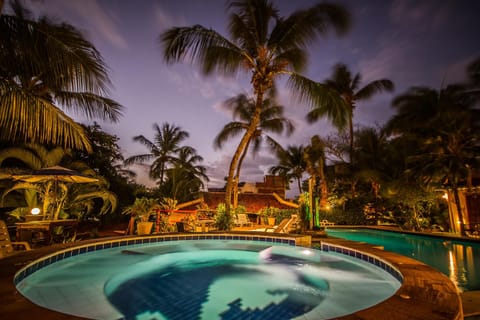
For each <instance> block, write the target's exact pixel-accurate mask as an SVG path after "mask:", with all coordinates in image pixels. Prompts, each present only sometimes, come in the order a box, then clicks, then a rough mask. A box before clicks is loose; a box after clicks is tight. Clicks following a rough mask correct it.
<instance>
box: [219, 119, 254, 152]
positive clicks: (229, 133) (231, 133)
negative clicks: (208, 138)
mask: <svg viewBox="0 0 480 320" xmlns="http://www.w3.org/2000/svg"><path fill="white" fill-rule="evenodd" d="M247 128H248V124H245V123H243V122H230V123H227V124H226V125H225V126H224V127H223V129H222V130H221V131H220V132H219V133H218V135H217V136H216V137H215V139H214V140H213V141H214V142H213V144H214V147H215V148H217V149H221V148H222V147H223V144H224V143H225V142H226V141H227V140H230V139H231V138H235V137H238V136H239V135H241V134H242V133H243V132H245V130H246V129H247Z"/></svg>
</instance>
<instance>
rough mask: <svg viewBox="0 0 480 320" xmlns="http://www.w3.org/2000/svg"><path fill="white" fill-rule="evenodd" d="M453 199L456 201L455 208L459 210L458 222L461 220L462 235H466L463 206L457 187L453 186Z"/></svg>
mask: <svg viewBox="0 0 480 320" xmlns="http://www.w3.org/2000/svg"><path fill="white" fill-rule="evenodd" d="M453 197H454V199H455V207H456V208H457V214H458V220H460V235H461V236H464V235H465V226H464V224H463V223H464V221H463V213H462V206H461V205H460V197H459V195H458V188H457V186H453Z"/></svg>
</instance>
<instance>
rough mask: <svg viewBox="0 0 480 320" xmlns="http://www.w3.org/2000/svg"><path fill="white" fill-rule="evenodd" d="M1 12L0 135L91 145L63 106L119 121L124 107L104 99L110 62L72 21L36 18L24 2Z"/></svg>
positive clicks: (71, 145)
mask: <svg viewBox="0 0 480 320" xmlns="http://www.w3.org/2000/svg"><path fill="white" fill-rule="evenodd" d="M11 6H12V9H13V15H7V14H2V15H1V16H0V105H1V110H2V111H1V112H0V139H3V140H6V141H11V142H34V143H39V144H53V145H61V146H62V147H64V148H76V149H82V150H91V148H90V143H89V141H88V138H87V136H86V134H85V132H84V130H83V129H82V127H81V126H80V125H79V124H77V123H76V122H75V121H74V120H73V119H72V118H70V117H69V116H68V115H67V114H66V113H65V112H64V111H63V110H62V109H61V108H60V106H61V107H62V108H63V109H64V110H68V111H74V112H77V113H83V114H84V115H86V116H87V117H88V118H93V117H97V118H100V119H102V120H110V121H117V120H118V119H119V117H120V114H121V113H120V112H121V109H122V106H121V105H119V104H118V103H117V102H115V101H113V100H111V99H109V98H106V97H105V94H106V93H107V92H108V89H109V86H110V80H109V78H108V74H107V67H106V66H105V62H104V61H103V58H102V57H101V55H100V53H99V52H98V51H97V50H96V49H95V47H94V46H93V44H91V43H90V42H89V41H88V40H86V39H85V38H84V36H83V35H82V34H81V33H80V32H79V31H78V30H77V29H75V28H74V27H73V26H71V25H69V24H66V23H55V22H53V21H51V20H49V19H48V18H46V17H41V18H39V19H38V20H34V19H33V18H32V16H31V14H30V12H29V11H28V10H27V9H25V8H24V7H23V6H22V5H21V4H20V1H18V0H14V1H12V2H11Z"/></svg>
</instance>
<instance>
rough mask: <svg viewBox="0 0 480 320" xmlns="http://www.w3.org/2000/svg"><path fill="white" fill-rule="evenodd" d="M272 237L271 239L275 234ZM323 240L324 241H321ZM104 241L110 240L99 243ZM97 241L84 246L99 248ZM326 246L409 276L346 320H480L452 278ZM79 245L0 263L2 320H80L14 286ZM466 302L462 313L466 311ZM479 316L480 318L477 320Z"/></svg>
mask: <svg viewBox="0 0 480 320" xmlns="http://www.w3.org/2000/svg"><path fill="white" fill-rule="evenodd" d="M270 235H272V234H271V233H270ZM322 239H323V238H321V239H320V241H321V240H322ZM99 240H105V239H99ZM95 241H98V240H88V241H83V242H82V244H84V243H86V242H95ZM324 241H328V242H329V243H335V244H338V245H342V246H346V247H349V248H352V249H355V250H359V251H363V252H366V253H369V254H373V255H375V256H377V257H380V258H382V259H385V260H387V261H389V262H390V263H391V264H392V265H394V266H395V267H397V268H398V269H399V270H400V271H401V273H402V275H403V276H404V282H403V284H402V286H401V287H400V289H399V290H398V291H397V292H396V293H395V294H394V295H393V296H392V297H390V298H389V299H387V300H385V301H384V302H382V303H380V304H378V305H376V306H373V307H371V308H368V309H365V310H361V311H358V312H356V313H354V314H351V315H348V316H345V317H341V318H340V319H342V320H360V319H362V320H378V319H389V320H395V319H402V320H403V319H405V320H407V319H408V320H410V319H413V320H415V319H418V320H437V319H438V320H460V319H464V315H465V319H468V320H473V319H480V292H478V291H468V292H465V293H463V294H459V293H458V292H457V290H456V287H455V285H454V284H453V283H452V282H451V281H450V280H449V279H448V277H447V276H445V275H443V274H442V273H440V272H438V271H436V270H434V269H433V268H431V267H429V266H427V265H425V264H423V263H420V262H418V261H416V260H413V259H410V258H408V257H403V256H400V255H398V254H394V253H391V252H387V251H383V250H381V249H379V248H375V247H373V246H370V245H365V244H360V243H356V242H351V241H348V240H340V239H331V238H324ZM75 245H78V243H74V244H68V245H54V246H48V247H43V248H39V249H35V250H32V251H29V252H20V253H17V254H15V255H13V256H10V257H6V258H3V259H0V296H1V297H2V299H0V318H1V319H20V320H22V319H32V318H34V319H39V320H43V319H49V320H56V319H59V320H63V319H80V318H78V317H73V316H70V315H65V314H61V313H57V312H54V311H51V310H48V309H44V308H41V307H39V306H36V305H34V304H33V303H31V302H30V301H28V300H27V299H26V298H24V297H23V296H22V295H21V294H19V293H18V292H17V290H16V288H15V286H14V285H13V276H14V274H15V272H16V271H18V270H19V269H20V268H22V267H23V266H25V265H27V264H29V263H30V262H32V261H34V260H36V259H37V258H40V257H42V256H44V255H46V254H48V253H52V252H55V251H57V250H61V249H64V248H66V247H71V246H75ZM462 301H463V308H462ZM477 315H478V316H479V318H477Z"/></svg>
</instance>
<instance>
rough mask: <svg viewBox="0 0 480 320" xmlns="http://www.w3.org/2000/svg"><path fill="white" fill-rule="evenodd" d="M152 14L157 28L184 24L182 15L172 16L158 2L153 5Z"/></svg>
mask: <svg viewBox="0 0 480 320" xmlns="http://www.w3.org/2000/svg"><path fill="white" fill-rule="evenodd" d="M153 16H154V19H155V26H156V28H157V29H158V30H160V31H163V30H166V29H168V28H171V27H174V26H184V25H186V24H187V23H186V20H185V18H184V17H179V16H174V15H172V14H170V13H169V12H167V10H165V8H163V7H162V6H161V5H160V3H155V4H154V6H153Z"/></svg>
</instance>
